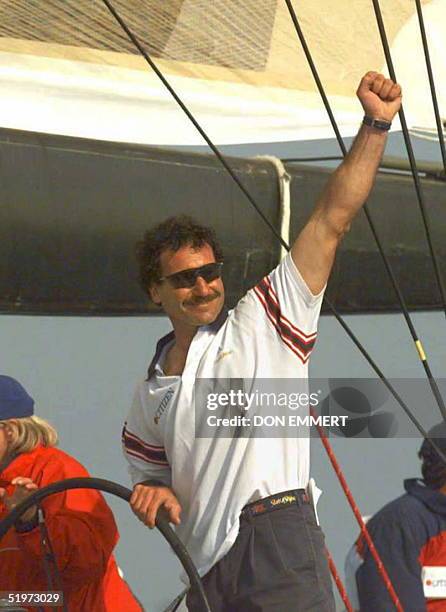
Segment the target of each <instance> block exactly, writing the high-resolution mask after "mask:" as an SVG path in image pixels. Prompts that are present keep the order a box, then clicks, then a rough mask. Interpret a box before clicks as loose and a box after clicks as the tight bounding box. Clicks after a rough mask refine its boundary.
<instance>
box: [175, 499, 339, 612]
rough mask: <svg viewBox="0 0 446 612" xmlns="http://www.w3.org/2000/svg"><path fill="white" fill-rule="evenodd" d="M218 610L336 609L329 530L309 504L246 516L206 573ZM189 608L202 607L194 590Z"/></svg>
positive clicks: (298, 611)
mask: <svg viewBox="0 0 446 612" xmlns="http://www.w3.org/2000/svg"><path fill="white" fill-rule="evenodd" d="M202 580H203V586H204V588H205V591H206V595H207V597H208V600H209V605H210V607H211V610H212V612H310V611H311V612H335V609H336V608H335V603H334V598H333V592H332V587H331V577H330V571H329V567H328V561H327V558H326V555H325V545H324V535H323V533H322V530H321V529H320V527H319V526H318V525H317V523H316V519H315V516H314V511H313V507H312V506H311V505H310V504H309V503H305V504H301V505H295V504H293V505H288V506H284V507H282V508H279V509H276V510H273V511H271V512H267V513H264V514H259V515H258V516H254V517H252V516H248V517H242V518H241V521H240V531H239V534H238V536H237V539H236V541H235V543H234V545H233V546H232V548H231V550H230V551H229V552H228V554H227V555H226V556H225V557H223V558H222V559H221V560H220V561H219V562H218V563H217V564H216V565H214V567H213V568H212V569H211V570H210V571H209V572H208V573H207V574H206V575H205V576H204V577H203V579H202ZM186 601H187V607H188V610H190V611H192V612H201V609H200V606H199V603H198V598H197V596H196V594H195V593H194V592H189V594H188V596H187V600H186Z"/></svg>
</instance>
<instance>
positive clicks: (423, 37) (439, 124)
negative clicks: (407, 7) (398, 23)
mask: <svg viewBox="0 0 446 612" xmlns="http://www.w3.org/2000/svg"><path fill="white" fill-rule="evenodd" d="M415 4H416V7H417V14H418V23H419V24H420V33H421V40H422V43H423V51H424V58H425V60H426V69H427V74H428V77H429V86H430V89H431V95H432V104H433V107H434V113H435V121H436V123H437V131H438V140H439V143H440V150H441V157H442V158H443V167H444V171H445V174H446V149H445V145H444V136H443V124H442V121H441V117H440V109H439V108H438V100H437V92H436V89H435V81H434V73H433V72H432V65H431V59H430V54H429V45H428V42H427V36H426V29H425V27H424V18H423V10H422V8H421V2H420V0H415Z"/></svg>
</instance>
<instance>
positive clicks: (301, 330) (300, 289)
mask: <svg viewBox="0 0 446 612" xmlns="http://www.w3.org/2000/svg"><path fill="white" fill-rule="evenodd" d="M324 291H325V289H324V290H322V291H321V292H320V293H319V294H318V295H313V294H312V293H311V291H310V289H309V287H308V286H307V284H306V283H305V281H304V279H303V278H302V276H301V274H300V272H299V270H298V269H297V267H296V265H295V263H294V261H293V259H292V257H291V254H290V253H288V255H287V256H286V257H285V258H284V259H283V260H282V262H281V263H280V264H279V265H278V266H277V267H276V268H275V269H274V270H273V271H272V272H271V273H270V274H269V275H268V276H265V277H264V278H263V279H262V280H261V281H260V282H259V283H258V284H257V285H256V286H255V287H254V289H253V290H252V292H249V294H252V295H253V296H255V299H256V300H257V302H258V303H259V304H260V305H261V308H262V309H263V311H264V314H265V315H266V318H267V320H268V324H269V326H270V327H271V328H272V329H273V330H275V332H276V333H277V334H278V336H279V337H280V339H281V341H282V342H283V343H284V344H285V345H286V346H287V347H288V348H289V349H290V350H291V351H293V352H294V353H295V354H296V355H297V356H298V357H299V358H300V360H301V361H302V362H303V363H306V362H307V361H308V359H309V356H310V353H311V351H312V350H313V347H314V344H315V342H316V332H317V323H318V319H319V314H320V310H321V305H322V300H323V296H324ZM249 294H248V295H249Z"/></svg>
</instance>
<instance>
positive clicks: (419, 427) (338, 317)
mask: <svg viewBox="0 0 446 612" xmlns="http://www.w3.org/2000/svg"><path fill="white" fill-rule="evenodd" d="M102 2H103V3H104V4H105V5H106V7H107V8H108V9H109V11H110V12H111V14H112V15H113V17H114V18H115V19H116V21H117V22H118V23H119V25H120V26H121V27H122V29H123V30H124V32H125V33H126V34H127V36H128V37H129V38H130V40H131V41H132V42H133V44H134V45H135V46H136V48H137V49H138V51H139V52H140V53H141V55H142V56H143V58H144V59H145V60H146V61H147V63H148V64H149V66H150V67H151V68H152V69H153V71H154V72H155V74H156V75H157V76H158V77H159V79H160V80H161V82H162V83H163V84H164V85H165V87H166V88H167V90H168V91H169V92H170V93H171V95H172V97H173V98H174V99H175V101H176V102H177V104H178V105H179V106H180V108H181V109H182V110H183V111H184V113H185V114H186V115H187V117H188V118H189V119H190V121H191V122H192V123H193V125H194V126H195V127H196V129H197V130H198V132H199V133H200V134H201V136H202V137H203V139H204V140H205V141H206V143H207V144H208V145H209V147H210V148H211V149H212V151H213V152H214V153H215V155H216V157H217V159H218V160H219V161H220V162H221V164H222V165H223V166H224V168H225V169H226V170H227V172H228V174H229V175H230V176H231V178H232V179H233V180H234V181H235V182H236V183H237V185H238V186H239V187H240V189H241V191H242V192H243V193H244V195H245V196H246V197H247V199H248V201H249V202H250V203H251V204H252V206H253V207H254V209H255V210H256V211H257V212H258V213H259V215H260V216H261V218H262V219H263V220H264V221H265V223H266V224H267V225H268V227H269V228H270V230H271V231H272V233H273V235H274V236H275V237H276V238H277V240H278V241H279V242H280V244H281V245H282V246H283V247H285V248H286V249H287V250H289V249H290V247H289V245H288V244H287V243H286V242H285V241H284V240H283V238H282V236H280V234H279V233H278V232H277V230H276V229H275V227H274V226H273V225H272V224H271V223H270V221H269V220H268V219H267V218H266V217H265V215H264V213H263V212H262V211H261V210H260V209H259V207H258V206H257V204H256V202H255V200H254V198H253V197H252V196H251V194H250V193H249V191H248V190H247V189H246V187H245V186H244V185H243V183H242V182H241V181H240V179H239V178H238V177H237V175H236V174H235V172H234V171H233V170H232V168H231V166H230V165H229V164H228V162H227V161H226V159H225V158H224V156H223V155H222V154H221V152H220V151H219V149H218V148H217V147H216V145H215V144H214V143H213V142H212V141H211V139H210V138H209V136H208V135H207V134H206V132H205V131H204V130H203V128H202V127H201V126H200V124H199V123H198V121H197V120H196V119H195V117H194V116H193V115H192V113H191V112H190V111H189V109H188V108H187V107H186V105H185V104H184V102H183V101H182V100H181V98H180V97H179V96H178V94H177V93H176V92H175V90H174V89H173V87H172V86H171V85H170V83H169V82H168V81H167V79H166V78H165V77H164V75H163V74H162V73H161V71H160V70H159V68H158V67H157V66H156V64H155V63H154V62H153V60H152V58H151V57H150V56H149V54H148V53H147V51H145V49H144V48H143V47H142V45H141V44H140V42H139V41H138V39H137V38H136V36H135V35H134V34H133V33H132V31H131V30H130V29H129V28H128V26H127V25H126V23H125V22H124V21H123V20H122V18H121V17H120V15H119V14H118V13H117V12H116V10H115V9H114V8H113V6H112V5H111V4H110V1H109V0H102ZM324 300H325V303H326V304H327V306H328V307H329V309H330V310H331V312H332V313H333V315H334V317H335V318H336V320H337V321H338V322H339V324H340V325H341V326H342V328H343V329H344V331H345V332H346V333H347V335H348V336H349V337H350V339H351V340H352V342H353V343H354V344H355V345H356V346H357V348H358V349H359V351H360V352H361V353H362V355H363V356H364V358H365V359H366V361H367V362H368V363H369V365H370V366H371V368H372V369H373V370H374V371H375V372H376V374H377V375H378V377H379V378H380V379H381V380H382V382H383V384H384V385H385V386H386V387H387V389H388V390H389V391H390V393H391V394H392V395H393V397H394V398H395V399H396V401H397V403H398V404H399V405H400V406H401V408H402V409H403V411H404V413H405V414H406V416H407V417H408V418H409V420H410V421H411V422H412V424H413V425H414V427H415V428H416V429H417V430H418V432H419V433H420V434H421V436H422V437H423V438H424V439H425V440H427V441H428V442H429V444H430V445H431V447H432V448H433V449H434V450H435V452H436V453H437V455H438V456H439V457H440V459H441V460H442V461H443V463H444V464H445V465H446V455H445V454H444V453H443V451H442V450H440V448H439V447H438V445H437V444H436V443H435V442H434V441H433V440H431V439H430V438H429V437H428V434H427V431H426V430H425V429H424V428H423V426H422V425H421V423H420V422H419V421H418V419H417V418H416V417H415V416H414V414H413V412H412V411H411V410H410V408H409V407H408V406H407V404H406V403H405V402H404V401H403V399H402V398H401V396H400V395H399V393H398V392H397V391H396V389H395V388H394V387H393V385H392V384H391V383H390V382H389V381H388V379H387V378H386V376H385V375H384V373H383V372H382V371H381V370H380V368H379V367H378V365H377V364H376V363H375V361H374V360H373V359H372V357H371V355H370V354H369V353H368V352H367V350H366V349H365V348H364V346H363V345H362V344H361V342H360V341H359V340H358V338H357V337H356V336H355V334H354V333H353V332H352V330H351V329H350V327H349V326H348V325H347V323H346V322H345V321H344V320H343V318H342V317H341V315H340V314H339V313H338V312H337V310H336V308H335V307H334V305H333V304H332V303H331V302H330V300H329V299H328V298H327V297H326V296H325V297H324Z"/></svg>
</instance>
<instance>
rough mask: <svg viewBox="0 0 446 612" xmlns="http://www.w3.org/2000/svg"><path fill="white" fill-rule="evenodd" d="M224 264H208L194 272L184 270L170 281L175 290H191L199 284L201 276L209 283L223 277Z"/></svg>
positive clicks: (170, 278) (172, 276)
mask: <svg viewBox="0 0 446 612" xmlns="http://www.w3.org/2000/svg"><path fill="white" fill-rule="evenodd" d="M222 266H223V264H222V263H220V262H215V263H210V264H206V265H205V266H202V267H201V268H195V269H194V270H184V271H182V272H177V273H176V274H172V275H171V276H169V277H168V278H169V281H170V283H171V285H172V287H174V288H175V289H183V288H189V289H190V288H191V287H193V286H194V285H195V283H196V282H197V278H198V277H199V276H201V278H203V279H204V280H205V281H206V282H207V283H210V282H212V281H213V280H215V279H216V278H219V277H220V276H221V269H222Z"/></svg>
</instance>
